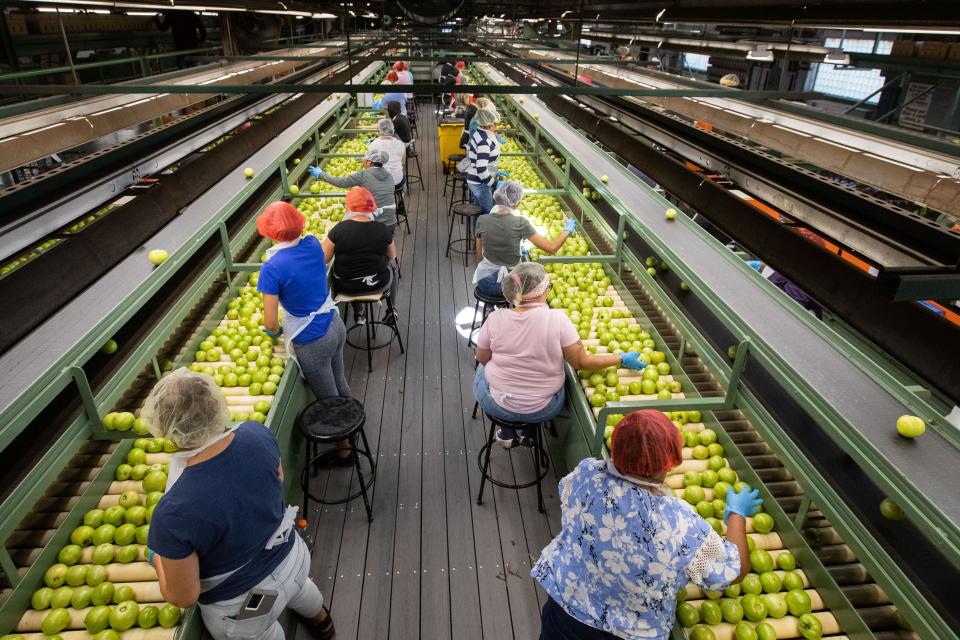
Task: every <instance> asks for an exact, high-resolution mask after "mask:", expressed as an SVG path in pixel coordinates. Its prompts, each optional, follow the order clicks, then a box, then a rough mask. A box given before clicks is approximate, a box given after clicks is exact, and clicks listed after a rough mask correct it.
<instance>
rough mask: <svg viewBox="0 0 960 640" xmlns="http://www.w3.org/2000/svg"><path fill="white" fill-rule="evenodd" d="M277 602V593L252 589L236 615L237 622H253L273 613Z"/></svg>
mask: <svg viewBox="0 0 960 640" xmlns="http://www.w3.org/2000/svg"><path fill="white" fill-rule="evenodd" d="M276 601H277V592H276V591H268V590H267V589H251V590H250V593H248V594H247V598H246V600H244V601H243V605H242V606H241V607H240V611H239V612H238V613H237V615H236V619H237V620H251V619H253V618H259V617H260V616H265V615H267V614H268V613H270V612H271V611H273V605H274V604H275V603H276Z"/></svg>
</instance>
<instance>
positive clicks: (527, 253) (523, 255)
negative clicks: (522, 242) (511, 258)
mask: <svg viewBox="0 0 960 640" xmlns="http://www.w3.org/2000/svg"><path fill="white" fill-rule="evenodd" d="M520 257H521V258H522V259H523V260H526V259H527V258H529V257H530V250H529V249H527V248H526V247H523V246H521V247H520Z"/></svg>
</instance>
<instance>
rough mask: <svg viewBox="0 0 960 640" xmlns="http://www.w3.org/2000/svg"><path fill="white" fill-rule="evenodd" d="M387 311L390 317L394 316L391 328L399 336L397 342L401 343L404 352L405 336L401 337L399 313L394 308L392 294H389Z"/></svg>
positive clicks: (401, 351)
mask: <svg viewBox="0 0 960 640" xmlns="http://www.w3.org/2000/svg"><path fill="white" fill-rule="evenodd" d="M387 313H389V314H390V317H391V318H392V320H391V322H392V325H391V328H392V329H393V334H394V335H395V336H397V344H399V345H400V353H403V352H404V351H403V338H401V337H400V327H398V326H397V314H396V312H395V311H394V309H393V298H392V297H391V296H387Z"/></svg>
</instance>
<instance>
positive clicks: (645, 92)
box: [0, 83, 825, 101]
mask: <svg viewBox="0 0 960 640" xmlns="http://www.w3.org/2000/svg"><path fill="white" fill-rule="evenodd" d="M405 86H406V87H412V89H411V90H412V91H415V92H417V93H449V92H450V91H451V86H450V85H444V84H437V83H422V84H421V83H414V84H412V85H405ZM394 89H396V86H395V85H391V84H371V85H362V86H361V85H350V84H314V85H309V86H302V85H295V84H289V85H288V84H278V85H269V86H267V85H256V84H216V85H206V86H189V85H180V84H148V85H137V84H123V85H79V86H75V85H55V86H53V85H9V84H5V85H0V95H7V96H22V95H60V94H81V95H91V96H103V95H115V94H126V93H169V94H191V93H200V94H211V93H214V94H217V93H227V94H234V93H350V94H357V93H382V92H387V91H393V90H394ZM459 90H461V91H462V90H463V89H462V87H461V88H460V89H459ZM730 91H731V90H730V89H719V88H718V89H621V88H612V87H587V86H578V87H514V86H496V85H469V92H470V93H473V94H498V95H501V94H514V93H519V94H540V95H546V96H556V95H564V96H569V95H588V96H637V97H641V98H642V97H651V98H652V97H666V98H730V97H734V96H733V95H731V93H730ZM735 96H736V99H737V100H747V101H758V100H761V101H762V100H778V99H782V100H818V99H823V98H824V97H825V96H824V95H823V94H821V93H819V92H815V91H808V92H796V91H737V92H736V94H735Z"/></svg>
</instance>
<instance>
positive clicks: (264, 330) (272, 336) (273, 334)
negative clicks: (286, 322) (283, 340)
mask: <svg viewBox="0 0 960 640" xmlns="http://www.w3.org/2000/svg"><path fill="white" fill-rule="evenodd" d="M260 331H263V332H264V333H265V334H267V335H268V336H270V337H271V338H273V339H274V340H276V339H277V338H279V337H280V336H282V335H283V327H280V330H279V331H277V332H276V333H274V332H273V331H270V329H267V328H266V327H260Z"/></svg>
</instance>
